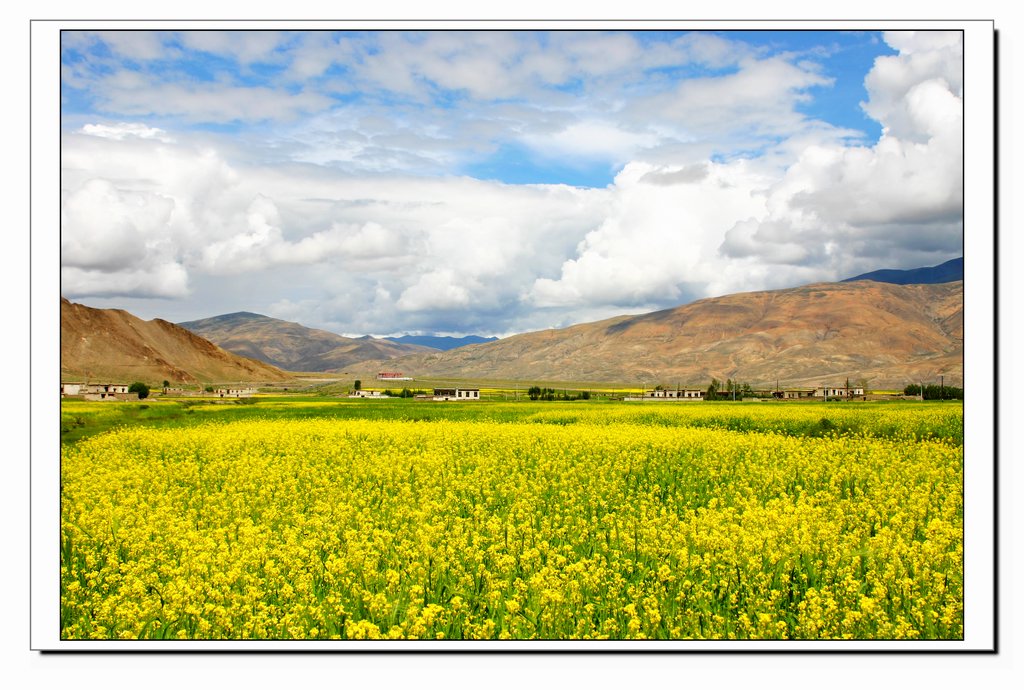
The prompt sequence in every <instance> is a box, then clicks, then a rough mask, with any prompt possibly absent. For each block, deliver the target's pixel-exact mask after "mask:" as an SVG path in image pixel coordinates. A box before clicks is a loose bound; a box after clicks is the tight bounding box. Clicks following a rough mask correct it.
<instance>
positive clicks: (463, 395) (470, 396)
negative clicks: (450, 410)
mask: <svg viewBox="0 0 1024 690" xmlns="http://www.w3.org/2000/svg"><path fill="white" fill-rule="evenodd" d="M479 399H480V389H479V388H435V389H434V400H479Z"/></svg>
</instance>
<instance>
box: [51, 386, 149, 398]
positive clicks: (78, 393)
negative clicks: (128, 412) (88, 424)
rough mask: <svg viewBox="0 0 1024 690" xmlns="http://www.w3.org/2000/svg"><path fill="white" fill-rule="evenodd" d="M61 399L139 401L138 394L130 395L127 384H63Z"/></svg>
mask: <svg viewBox="0 0 1024 690" xmlns="http://www.w3.org/2000/svg"><path fill="white" fill-rule="evenodd" d="M60 397H62V398H71V397H73V398H81V399H83V400H138V399H139V395H138V393H129V392H128V384H127V383H62V384H60Z"/></svg>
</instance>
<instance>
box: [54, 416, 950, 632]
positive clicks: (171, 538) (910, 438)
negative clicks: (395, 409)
mask: <svg viewBox="0 0 1024 690" xmlns="http://www.w3.org/2000/svg"><path fill="white" fill-rule="evenodd" d="M847 407H849V408H850V409H852V408H853V406H847ZM579 409H581V410H584V411H585V412H584V413H582V414H580V415H577V416H576V417H572V418H568V417H566V416H565V415H566V413H556V412H552V413H550V415H549V418H547V419H545V418H544V415H545V414H547V413H545V412H543V411H540V412H538V413H537V414H538V415H540V416H539V417H537V418H533V419H529V420H527V419H522V420H518V421H503V422H497V421H486V420H484V419H475V420H462V421H451V420H445V419H437V420H426V421H402V420H360V419H348V420H342V419H326V418H313V419H251V420H242V421H233V422H230V423H219V422H216V421H210V422H204V423H202V424H198V425H196V426H193V427H189V428H175V429H145V428H122V429H118V430H115V431H112V432H109V433H105V434H102V435H98V436H95V437H93V438H91V439H87V440H84V441H81V442H79V443H77V444H75V445H69V446H67V447H65V448H64V449H63V452H62V460H61V633H62V637H63V638H65V639H136V638H177V639H228V640H234V639H365V638H388V639H408V638H413V639H575V638H581V639H626V638H629V639H960V638H962V636H963V494H962V475H963V445H962V442H961V441H959V440H951V439H949V438H927V437H926V436H927V435H926V434H925V435H922V434H919V433H916V432H915V431H914V430H915V429H917V428H918V427H917V426H915V425H916V424H917V422H913V423H911V424H910V425H909V426H908V427H907V429H909V430H908V431H901V429H902V428H903V427H901V426H900V424H901V422H898V421H897V420H890V422H891V424H893V425H895V426H894V428H893V430H890V433H887V434H886V435H872V434H871V433H868V431H870V430H867V431H864V430H861V431H857V432H842V433H839V432H835V431H832V432H830V431H829V430H828V429H823V430H821V429H819V431H820V432H821V433H819V434H818V435H810V436H807V435H795V434H792V433H786V427H785V424H784V423H783V424H782V425H781V426H779V428H778V429H774V428H773V423H772V422H771V419H769V418H768V417H765V419H764V420H762V421H763V423H759V422H758V419H757V417H756V415H755V416H754V417H752V418H750V419H753V421H751V422H750V426H751V427H752V428H750V429H738V428H723V427H722V425H716V424H715V423H713V420H712V419H711V418H710V417H708V418H706V417H705V415H709V414H711V413H710V412H709V410H712V409H713V408H712V406H711V405H705V406H700V405H696V406H687V409H686V410H682V409H681V408H675V409H677V410H679V411H678V412H677V411H675V410H670V409H669V407H659V408H643V409H642V410H641V409H640V408H625V407H623V406H605V407H603V408H602V407H590V408H579ZM627 409H628V410H629V411H627V412H620V410H627ZM864 409H866V408H864ZM758 414H760V413H758ZM771 414H772V415H774V416H775V418H779V419H782V420H783V422H786V419H790V421H792V420H794V419H795V420H797V421H799V419H800V415H811V417H810V418H811V419H815V420H816V419H818V418H819V417H821V414H820V413H819V412H818V410H817V409H814V410H811V409H810V408H808V407H806V406H781V405H780V406H775V407H774V408H773V410H772V411H771ZM842 414H855V413H854V412H845V411H844V412H843V413H842ZM886 414H889V413H886ZM892 414H894V415H897V416H898V414H899V411H896V412H893V413H892ZM928 414H931V413H928ZM936 414H938V413H936ZM942 414H946V415H947V416H948V413H942ZM559 415H562V417H561V418H560V417H559ZM643 415H648V416H650V415H654V417H642V416H643ZM659 415H661V416H663V417H665V418H666V419H667V418H669V417H671V416H672V415H692V416H693V417H692V421H693V423H692V424H690V423H683V422H685V420H680V419H677V420H676V423H674V424H670V423H658V421H657V420H658V416H659ZM787 415H788V417H787ZM956 415H957V416H956V419H955V420H954V422H955V423H959V422H958V421H957V420H960V419H962V412H961V411H960V410H959V409H958V410H957V413H956ZM833 417H834V418H835V415H833ZM885 419H886V417H885V416H884V415H882V419H881V421H879V419H874V420H873V421H872V424H874V425H879V424H887V423H890V422H885ZM544 422H547V423H544ZM662 422H664V419H663V420H662ZM946 423H948V420H946V421H943V420H939V424H940V426H941V424H946ZM725 426H726V427H730V426H732V427H735V426H737V424H727V425H725ZM740 426H742V425H740ZM753 427H759V428H753Z"/></svg>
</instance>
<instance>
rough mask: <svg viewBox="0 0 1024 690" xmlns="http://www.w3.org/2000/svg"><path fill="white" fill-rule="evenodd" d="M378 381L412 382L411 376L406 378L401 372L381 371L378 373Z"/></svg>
mask: <svg viewBox="0 0 1024 690" xmlns="http://www.w3.org/2000/svg"><path fill="white" fill-rule="evenodd" d="M377 380H378V381H412V377H411V376H406V375H405V374H403V373H402V372H400V371H381V372H378V373H377Z"/></svg>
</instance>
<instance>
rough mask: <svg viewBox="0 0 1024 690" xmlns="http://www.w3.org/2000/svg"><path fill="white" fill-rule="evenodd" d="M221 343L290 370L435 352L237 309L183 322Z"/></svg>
mask: <svg viewBox="0 0 1024 690" xmlns="http://www.w3.org/2000/svg"><path fill="white" fill-rule="evenodd" d="M178 325H179V326H181V327H182V328H186V329H188V330H190V331H192V332H194V333H197V334H198V335H200V336H202V337H204V338H207V339H209V340H210V341H212V342H214V343H216V344H217V345H219V346H220V347H222V348H224V349H225V350H228V351H230V352H234V353H236V354H240V355H244V356H246V357H251V358H253V359H257V360H259V361H261V362H266V363H268V364H271V365H273V366H276V367H279V368H281V369H285V370H287V371H308V372H313V371H316V372H322V371H332V370H340V369H344V368H345V367H346V366H348V365H349V364H354V363H356V362H359V361H363V360H367V359H382V360H386V359H390V358H391V357H397V356H401V355H408V354H415V353H420V352H427V351H433V350H432V349H430V348H424V347H421V346H417V345H406V344H401V343H393V342H391V341H389V340H386V339H382V338H373V337H371V336H363V337H361V338H348V337H345V336H343V335H338V334H337V333H331V332H330V331H325V330H322V329H319V328H309V327H308V326H303V325H302V324H299V323H296V322H294V321H284V320H283V319H276V318H274V317H271V316H265V315H263V314H256V313H254V312H245V311H241V312H232V313H230V314H221V315H218V316H211V317H208V318H205V319H197V320H194V321H184V322H182V323H179V324H178Z"/></svg>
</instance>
